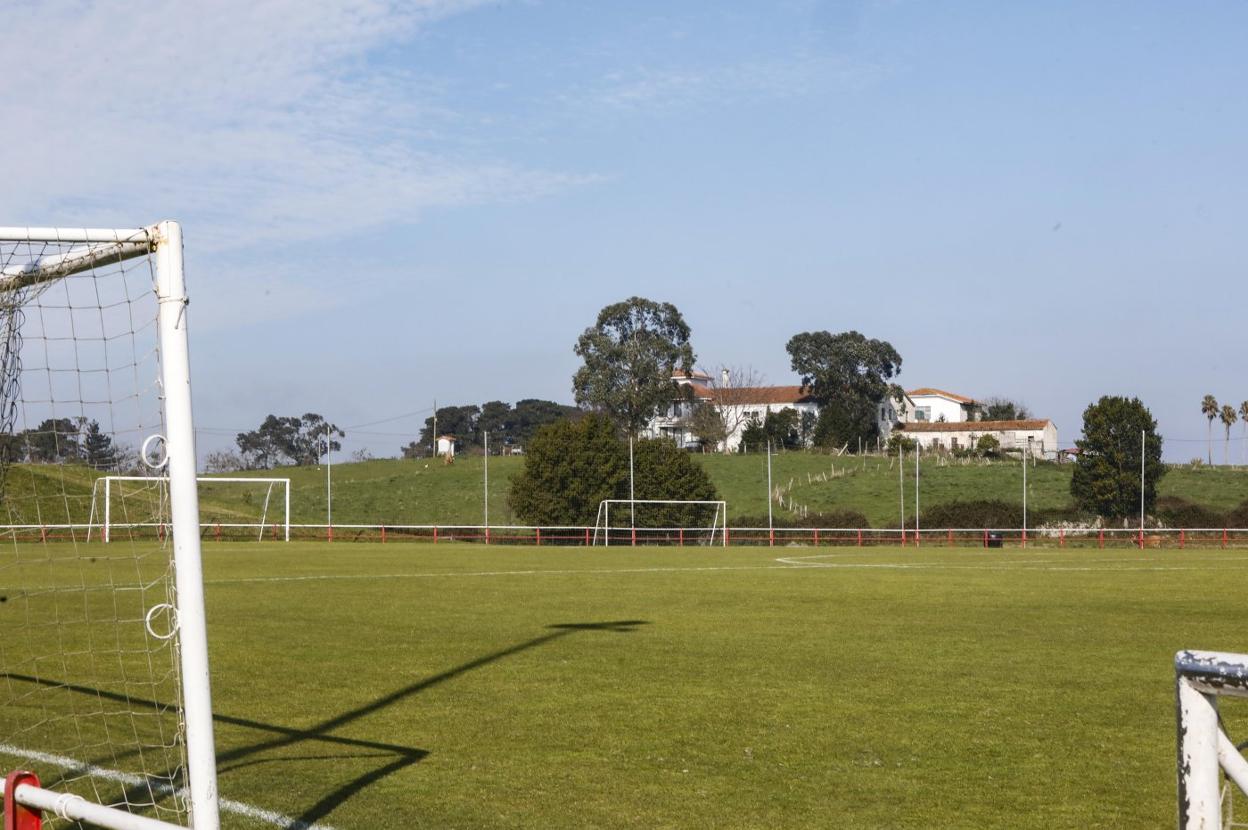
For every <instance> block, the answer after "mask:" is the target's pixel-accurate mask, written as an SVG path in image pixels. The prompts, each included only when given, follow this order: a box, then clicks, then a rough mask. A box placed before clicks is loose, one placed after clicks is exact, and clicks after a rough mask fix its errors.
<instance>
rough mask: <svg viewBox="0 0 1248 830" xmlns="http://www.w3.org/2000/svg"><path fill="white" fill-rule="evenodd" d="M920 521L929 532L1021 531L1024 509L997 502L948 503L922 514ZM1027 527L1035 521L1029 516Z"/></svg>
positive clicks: (1009, 503)
mask: <svg viewBox="0 0 1248 830" xmlns="http://www.w3.org/2000/svg"><path fill="white" fill-rule="evenodd" d="M922 520H923V526H924V527H928V528H938V527H948V528H962V527H966V528H981V527H1022V526H1023V506H1022V504H1019V503H1013V502H1006V501H1001V500H1000V499H978V500H975V501H950V502H945V503H944V504H938V505H935V506H934V507H929V508H927V509H926V510H924V511H923V516H922ZM1029 523H1030V524H1033V525H1034V524H1036V521H1035V519H1034V518H1032V517H1030V516H1029Z"/></svg>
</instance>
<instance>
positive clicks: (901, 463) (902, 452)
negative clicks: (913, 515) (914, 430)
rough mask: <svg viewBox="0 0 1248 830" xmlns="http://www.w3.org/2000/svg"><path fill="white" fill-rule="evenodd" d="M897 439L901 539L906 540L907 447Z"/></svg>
mask: <svg viewBox="0 0 1248 830" xmlns="http://www.w3.org/2000/svg"><path fill="white" fill-rule="evenodd" d="M902 440H904V439H898V441H897V487H898V489H899V492H900V493H901V540H902V542H903V543H904V542H905V540H906V448H905V447H903V446H902V445H901V441H902Z"/></svg>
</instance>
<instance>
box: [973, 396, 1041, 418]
mask: <svg viewBox="0 0 1248 830" xmlns="http://www.w3.org/2000/svg"><path fill="white" fill-rule="evenodd" d="M983 413H984V420H985V421H1025V420H1027V419H1028V418H1030V417H1031V411H1030V410H1029V409H1027V406H1026V405H1025V404H1021V403H1018V402H1016V401H1012V400H1010V399H1009V398H999V397H994V398H989V399H988V400H986V401H984V409H983Z"/></svg>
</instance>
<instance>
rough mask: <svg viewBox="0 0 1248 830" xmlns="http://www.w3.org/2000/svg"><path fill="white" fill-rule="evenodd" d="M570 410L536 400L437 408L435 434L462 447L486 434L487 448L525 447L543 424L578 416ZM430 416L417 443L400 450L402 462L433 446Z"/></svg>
mask: <svg viewBox="0 0 1248 830" xmlns="http://www.w3.org/2000/svg"><path fill="white" fill-rule="evenodd" d="M579 411H580V410H578V409H577V408H576V407H574V406H567V405H565V404H561V403H555V402H554V401H544V400H540V399H538V398H524V399H522V400H519V401H516V404H515V406H512V405H511V404H508V403H505V402H503V401H487V402H486V403H484V404H482V405H481V406H477V405H476V404H468V405H465V406H440V407H438V433H439V434H441V435H454V436H455V438H456V439H457V440H459V441H460V442H462V444H463V445H464V446H466V447H479V446H481V444H482V434H483V433H486V432H488V433H489V434H490V446H491V447H501V446H503V445H504V444H509V443H511V444H527V443H528V442H529V440H530V439H531V438H532V437H533V434H534V433H536V432H537V430H538V429H539V428H541V427H543V426H545V425H546V424H550V423H554V422H555V421H559V420H562V419H563V418H568V417H570V416H572V415H575V414H577V413H578V412H579ZM435 437H436V436H435V435H434V434H433V416H430V417H428V418H426V419H425V424H424V426H423V427H421V430H420V439H419V443H418V442H416V441H413V442H411V443H409V444H408V445H407V446H405V447H401V448H400V450H401V451H402V453H403V457H404V458H416V457H419V456H420V455H422V454H424V453H426V452H428V451H429V450H430V448H431V447H432V446H433V439H434V438H435Z"/></svg>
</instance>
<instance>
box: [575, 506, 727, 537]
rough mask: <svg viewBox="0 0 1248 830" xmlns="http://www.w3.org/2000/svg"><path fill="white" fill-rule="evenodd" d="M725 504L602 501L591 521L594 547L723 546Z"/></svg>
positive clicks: (725, 515)
mask: <svg viewBox="0 0 1248 830" xmlns="http://www.w3.org/2000/svg"><path fill="white" fill-rule="evenodd" d="M727 520H728V503H727V502H726V501H722V500H721V501H714V500H712V501H699V500H684V499H603V500H602V501H601V502H599V504H598V515H597V517H596V518H595V519H594V536H593V543H594V544H595V545H619V544H626V545H640V544H645V545H661V544H674V545H685V544H688V545H727V544H728V539H727V536H726V535H725V533H724V528H725V525H726V524H727Z"/></svg>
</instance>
